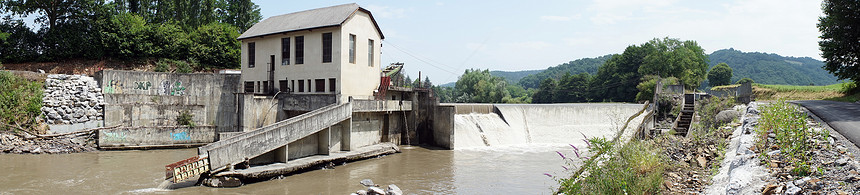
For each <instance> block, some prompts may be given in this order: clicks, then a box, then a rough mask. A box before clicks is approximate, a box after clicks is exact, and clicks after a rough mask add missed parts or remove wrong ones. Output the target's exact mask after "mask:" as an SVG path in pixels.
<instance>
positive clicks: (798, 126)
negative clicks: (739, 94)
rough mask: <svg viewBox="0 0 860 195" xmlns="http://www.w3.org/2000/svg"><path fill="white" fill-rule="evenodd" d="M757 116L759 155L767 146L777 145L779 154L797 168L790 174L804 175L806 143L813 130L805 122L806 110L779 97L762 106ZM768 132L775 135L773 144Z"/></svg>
mask: <svg viewBox="0 0 860 195" xmlns="http://www.w3.org/2000/svg"><path fill="white" fill-rule="evenodd" d="M760 115H761V118H759V124H758V125H757V126H756V133H757V135H758V140H757V141H756V148H760V149H761V150H762V151H761V154H762V155H765V154H766V153H767V150H768V149H769V148H770V147H769V146H770V145H776V146H777V147H778V148H779V149H780V155H781V156H784V157H786V158H787V159H786V160H788V162H791V163H793V164H794V165H793V167H795V168H796V169H794V170H792V174H795V175H807V174H808V173H809V165H808V164H806V163H804V162H806V160H807V159H808V158H809V157H808V154H807V151H809V149H811V148H812V146H811V145H810V143H809V141H810V138H811V136H812V129H811V128H809V127H808V126H807V124H806V113H804V112H802V111H801V110H800V109H798V108H797V106H796V105H793V104H789V103H786V102H785V100H778V101H777V102H775V103H771V104H768V105H765V106H762V111H761V114H760ZM771 133H773V134H774V135H775V138H774V139H773V143H769V141H770V140H769V139H768V135H769V134H771ZM763 159H766V158H763Z"/></svg>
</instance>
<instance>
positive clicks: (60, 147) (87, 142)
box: [0, 132, 96, 154]
mask: <svg viewBox="0 0 860 195" xmlns="http://www.w3.org/2000/svg"><path fill="white" fill-rule="evenodd" d="M95 136H96V134H95V133H92V132H90V133H79V134H71V135H67V136H61V137H56V138H51V139H41V138H37V139H25V138H24V137H22V136H20V135H15V134H12V133H9V132H0V153H13V154H63V153H77V152H92V151H96V143H95V139H94V138H95Z"/></svg>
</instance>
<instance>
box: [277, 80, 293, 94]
mask: <svg viewBox="0 0 860 195" xmlns="http://www.w3.org/2000/svg"><path fill="white" fill-rule="evenodd" d="M278 87H280V91H281V92H290V90H289V88H288V87H287V80H280V81H278Z"/></svg>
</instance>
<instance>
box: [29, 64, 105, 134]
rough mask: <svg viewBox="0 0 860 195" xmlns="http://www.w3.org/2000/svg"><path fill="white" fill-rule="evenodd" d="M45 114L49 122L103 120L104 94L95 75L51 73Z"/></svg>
mask: <svg viewBox="0 0 860 195" xmlns="http://www.w3.org/2000/svg"><path fill="white" fill-rule="evenodd" d="M44 94H45V97H43V98H42V103H43V106H42V113H44V115H45V122H47V123H48V124H74V123H85V122H88V121H95V120H102V117H104V112H103V108H104V95H102V90H101V88H99V86H98V83H96V80H95V79H93V78H92V77H87V76H83V75H63V74H52V75H48V79H46V80H45V93H44Z"/></svg>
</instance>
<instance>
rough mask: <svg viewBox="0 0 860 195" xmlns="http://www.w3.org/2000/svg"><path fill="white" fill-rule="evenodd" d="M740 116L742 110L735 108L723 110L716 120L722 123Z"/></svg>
mask: <svg viewBox="0 0 860 195" xmlns="http://www.w3.org/2000/svg"><path fill="white" fill-rule="evenodd" d="M738 116H740V112H738V111H735V110H723V111H720V112H719V113H717V116H716V120H717V121H718V122H721V123H730V122H732V121H733V120H735V119H736V118H738Z"/></svg>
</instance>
